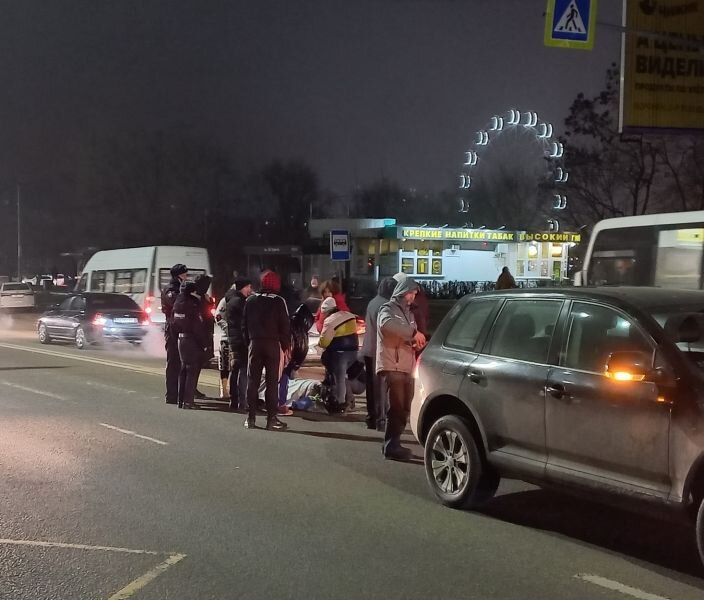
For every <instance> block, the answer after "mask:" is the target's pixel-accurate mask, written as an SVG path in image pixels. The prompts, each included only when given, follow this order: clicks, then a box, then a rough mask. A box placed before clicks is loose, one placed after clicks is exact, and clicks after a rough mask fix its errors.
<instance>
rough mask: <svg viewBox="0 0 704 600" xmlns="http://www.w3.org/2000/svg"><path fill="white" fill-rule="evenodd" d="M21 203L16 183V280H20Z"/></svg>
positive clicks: (18, 186) (18, 185) (18, 187)
mask: <svg viewBox="0 0 704 600" xmlns="http://www.w3.org/2000/svg"><path fill="white" fill-rule="evenodd" d="M21 204H22V196H21V193H20V184H19V183H18V184H17V281H22V228H21V222H22V221H21V213H20V207H21Z"/></svg>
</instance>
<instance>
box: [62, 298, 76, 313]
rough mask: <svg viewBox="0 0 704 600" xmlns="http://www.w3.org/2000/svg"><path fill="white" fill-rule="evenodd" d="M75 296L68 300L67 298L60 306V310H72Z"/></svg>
mask: <svg viewBox="0 0 704 600" xmlns="http://www.w3.org/2000/svg"><path fill="white" fill-rule="evenodd" d="M73 298H74V296H69V297H68V298H65V299H64V300H63V301H62V302H61V304H59V310H69V309H70V308H71V302H72V301H73Z"/></svg>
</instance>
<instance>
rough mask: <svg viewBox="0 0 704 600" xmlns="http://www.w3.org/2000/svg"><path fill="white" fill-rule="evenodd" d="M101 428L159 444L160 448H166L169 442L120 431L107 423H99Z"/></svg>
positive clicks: (123, 430)
mask: <svg viewBox="0 0 704 600" xmlns="http://www.w3.org/2000/svg"><path fill="white" fill-rule="evenodd" d="M100 425H102V426H103V427H107V428H108V429H114V430H115V431H119V432H120V433H126V434H127V435H131V436H134V437H136V438H139V439H142V440H147V441H149V442H154V443H155V444H160V445H161V446H168V445H169V442H162V441H161V440H157V439H156V438H153V437H149V436H148V435H142V434H140V433H136V432H134V431H130V430H129V429H121V428H120V427H115V426H114V425H108V424H107V423H100Z"/></svg>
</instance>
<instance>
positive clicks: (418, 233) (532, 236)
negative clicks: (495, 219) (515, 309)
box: [399, 227, 582, 243]
mask: <svg viewBox="0 0 704 600" xmlns="http://www.w3.org/2000/svg"><path fill="white" fill-rule="evenodd" d="M399 229H400V234H401V237H402V238H404V239H408V240H441V241H444V240H450V241H462V240H464V241H468V242H514V243H516V242H552V243H579V242H580V241H581V240H582V236H581V234H579V233H569V232H559V233H558V232H538V231H505V230H492V229H448V228H445V227H400V228H399Z"/></svg>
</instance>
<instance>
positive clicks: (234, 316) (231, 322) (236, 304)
mask: <svg viewBox="0 0 704 600" xmlns="http://www.w3.org/2000/svg"><path fill="white" fill-rule="evenodd" d="M228 295H229V297H228ZM228 295H226V296H225V319H226V320H227V337H228V340H229V342H230V347H232V348H236V347H245V346H247V345H248V344H247V342H245V336H244V331H243V330H242V327H243V323H244V321H243V315H244V306H245V303H246V302H247V298H245V297H244V295H243V294H242V293H241V292H238V291H235V292H234V293H233V294H230V293H229V292H228Z"/></svg>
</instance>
